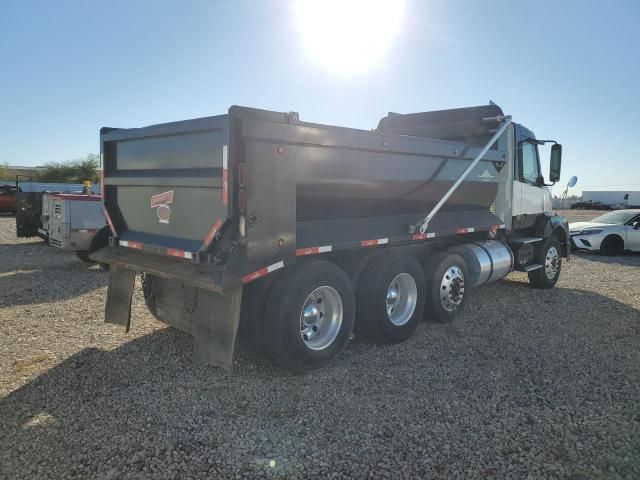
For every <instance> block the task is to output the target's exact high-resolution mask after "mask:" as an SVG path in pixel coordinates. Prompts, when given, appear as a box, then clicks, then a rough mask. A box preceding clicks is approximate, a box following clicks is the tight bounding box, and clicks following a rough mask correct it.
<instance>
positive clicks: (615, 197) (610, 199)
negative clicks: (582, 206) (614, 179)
mask: <svg viewBox="0 0 640 480" xmlns="http://www.w3.org/2000/svg"><path fill="white" fill-rule="evenodd" d="M582 201H583V202H589V201H590V202H593V203H596V202H597V203H601V204H602V205H618V204H620V205H624V206H637V205H638V204H640V191H630V190H617V191H616V190H600V191H583V192H582Z"/></svg>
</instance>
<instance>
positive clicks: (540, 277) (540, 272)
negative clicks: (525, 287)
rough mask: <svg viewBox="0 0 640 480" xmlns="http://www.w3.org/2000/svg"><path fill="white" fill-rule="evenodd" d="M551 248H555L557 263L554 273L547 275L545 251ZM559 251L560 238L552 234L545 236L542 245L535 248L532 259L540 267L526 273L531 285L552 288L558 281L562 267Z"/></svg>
mask: <svg viewBox="0 0 640 480" xmlns="http://www.w3.org/2000/svg"><path fill="white" fill-rule="evenodd" d="M552 248H555V250H556V252H557V254H558V255H557V258H556V260H557V265H556V269H555V273H554V274H553V276H551V277H550V276H549V275H547V268H546V265H547V253H548V252H549V250H551V249H552ZM560 252H561V246H560V240H558V238H557V237H555V236H553V235H552V236H550V237H549V238H547V239H546V240H545V241H544V242H543V243H542V245H540V246H539V247H537V248H536V249H535V252H534V259H535V261H536V263H539V264H540V265H542V268H538V269H537V270H532V271H531V272H528V273H527V275H528V276H529V283H530V284H531V286H532V287H534V288H542V289H548V288H553V287H554V286H555V285H556V283H558V279H559V278H560V270H561V269H562V257H561V256H560Z"/></svg>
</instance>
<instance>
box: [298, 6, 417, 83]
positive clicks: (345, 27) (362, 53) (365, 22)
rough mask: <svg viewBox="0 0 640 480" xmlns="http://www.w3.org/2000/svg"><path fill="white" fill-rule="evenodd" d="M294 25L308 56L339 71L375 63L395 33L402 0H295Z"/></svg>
mask: <svg viewBox="0 0 640 480" xmlns="http://www.w3.org/2000/svg"><path fill="white" fill-rule="evenodd" d="M294 15H295V21H296V27H297V29H298V32H299V34H300V37H301V39H302V43H303V45H304V48H305V51H306V52H307V55H308V56H309V58H310V59H311V60H312V61H314V62H316V63H318V64H319V65H321V66H322V67H323V68H326V69H327V70H330V71H332V72H334V73H338V74H346V75H349V74H354V73H359V72H362V71H365V70H368V69H371V68H372V67H374V66H375V65H376V64H378V63H379V62H380V61H381V60H382V58H383V57H384V55H385V54H386V53H387V51H388V50H389V48H390V46H391V45H392V43H393V40H394V39H395V37H396V36H397V34H398V32H399V30H400V26H401V24H402V18H403V16H404V1H403V0H296V1H295V3H294Z"/></svg>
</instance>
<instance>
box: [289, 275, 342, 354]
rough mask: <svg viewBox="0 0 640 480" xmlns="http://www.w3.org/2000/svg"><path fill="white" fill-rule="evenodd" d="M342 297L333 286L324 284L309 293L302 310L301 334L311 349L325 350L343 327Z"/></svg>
mask: <svg viewBox="0 0 640 480" xmlns="http://www.w3.org/2000/svg"><path fill="white" fill-rule="evenodd" d="M342 316H343V308H342V298H340V294H339V293H338V292H337V290H336V289H335V288H333V287H329V286H322V287H318V288H316V289H315V290H314V291H313V292H311V293H310V294H309V296H308V297H307V299H306V300H305V302H304V306H303V307H302V311H301V312H300V336H301V337H302V341H303V342H304V344H305V345H306V346H307V347H309V348H310V349H311V350H324V349H325V348H327V347H329V346H330V345H331V344H332V343H333V342H334V341H335V339H336V337H337V336H338V333H339V332H340V327H342Z"/></svg>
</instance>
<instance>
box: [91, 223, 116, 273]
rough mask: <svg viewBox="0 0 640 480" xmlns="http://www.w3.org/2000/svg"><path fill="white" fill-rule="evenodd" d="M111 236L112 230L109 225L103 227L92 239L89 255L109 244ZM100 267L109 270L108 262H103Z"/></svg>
mask: <svg viewBox="0 0 640 480" xmlns="http://www.w3.org/2000/svg"><path fill="white" fill-rule="evenodd" d="M110 236H111V231H110V229H109V227H108V226H104V227H102V228H101V229H100V230H98V232H97V233H96V234H95V235H94V236H93V238H92V239H91V243H90V244H89V251H88V253H89V255H91V254H92V253H93V252H95V251H96V250H100V249H101V248H104V247H108V246H109V237H110ZM89 261H91V262H93V260H91V259H89ZM100 268H101V269H102V270H104V271H108V270H109V264H108V263H101V264H100Z"/></svg>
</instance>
